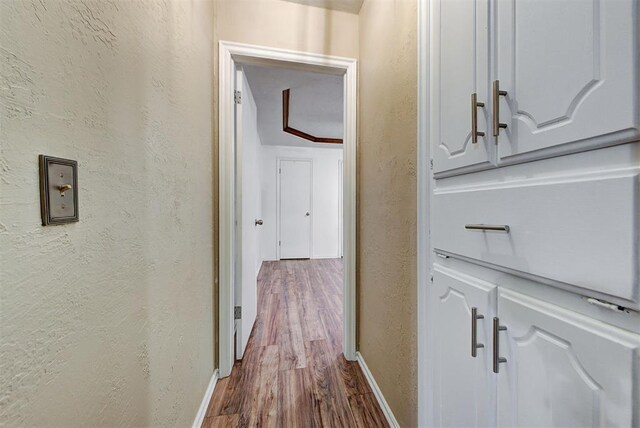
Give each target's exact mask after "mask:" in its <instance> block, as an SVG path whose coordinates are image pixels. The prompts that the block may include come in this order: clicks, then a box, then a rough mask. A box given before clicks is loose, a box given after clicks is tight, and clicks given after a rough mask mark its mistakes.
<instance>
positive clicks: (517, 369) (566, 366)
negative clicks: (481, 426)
mask: <svg viewBox="0 0 640 428" xmlns="http://www.w3.org/2000/svg"><path fill="white" fill-rule="evenodd" d="M498 315H499V322H500V324H501V325H503V326H505V327H506V330H504V331H501V332H499V333H498V336H499V337H498V340H499V342H498V344H499V354H500V355H499V356H500V357H502V358H506V362H505V363H501V364H500V365H499V373H497V374H496V376H497V378H498V426H501V427H520V426H538V427H631V426H638V425H639V424H640V405H639V404H640V390H639V389H638V381H639V379H638V373H639V370H640V336H638V335H635V334H632V333H628V332H625V331H623V330H620V329H618V328H615V327H612V326H610V325H607V324H605V323H602V322H599V321H595V320H592V319H590V318H587V317H584V316H581V315H579V314H576V313H573V312H571V311H567V310H564V309H562V308H559V307H557V306H554V305H551V304H547V303H543V302H541V301H539V300H536V299H532V298H530V297H527V296H524V295H522V294H519V293H515V292H511V291H508V290H500V292H499V297H498Z"/></svg>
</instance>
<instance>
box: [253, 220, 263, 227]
mask: <svg viewBox="0 0 640 428" xmlns="http://www.w3.org/2000/svg"><path fill="white" fill-rule="evenodd" d="M263 223H264V222H263V221H262V219H256V224H255V225H256V226H262V224H263Z"/></svg>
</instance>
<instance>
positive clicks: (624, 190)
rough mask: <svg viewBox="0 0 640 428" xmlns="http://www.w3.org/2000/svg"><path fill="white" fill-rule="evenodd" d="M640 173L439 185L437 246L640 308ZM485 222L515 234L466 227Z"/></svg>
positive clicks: (435, 207)
mask: <svg viewBox="0 0 640 428" xmlns="http://www.w3.org/2000/svg"><path fill="white" fill-rule="evenodd" d="M638 173H639V171H633V172H628V173H624V174H623V173H617V174H616V175H615V176H611V175H609V174H608V175H598V174H592V175H589V176H586V177H575V176H569V177H562V178H558V177H553V178H550V179H546V180H541V179H539V178H535V179H531V180H521V181H519V182H518V183H517V184H516V183H510V185H504V183H495V184H492V185H486V186H483V187H480V186H474V187H470V188H465V189H459V188H452V189H436V191H435V192H434V196H433V209H432V225H433V229H432V231H431V237H432V245H433V248H434V249H435V250H437V251H439V252H441V253H446V254H448V255H451V256H460V257H463V258H465V259H473V261H475V262H478V263H482V264H488V265H491V266H492V267H493V268H496V269H500V270H507V271H508V272H510V273H513V274H514V275H517V276H526V277H535V278H536V279H537V280H538V281H546V282H548V283H553V284H554V285H555V286H556V287H560V288H565V289H567V288H569V287H579V288H580V290H577V291H580V292H581V293H584V292H596V293H599V294H598V296H601V297H605V296H606V298H608V299H609V300H612V299H611V298H612V297H615V298H618V299H619V300H618V299H616V301H618V302H619V303H620V304H622V305H624V306H626V307H634V308H640V297H639V296H638V294H639V292H640V287H639V285H638V282H639V278H638V260H640V253H639V252H638V245H637V242H638V237H639V236H640V216H638V206H639V205H640V193H639V192H638V187H639V184H640V181H639V179H638ZM481 223H485V224H492V225H505V226H508V227H509V231H508V232H506V231H482V230H473V229H467V228H466V227H467V226H468V225H472V224H481ZM570 290H571V291H576V289H575V288H570ZM585 290H588V291H585ZM592 294H593V293H592Z"/></svg>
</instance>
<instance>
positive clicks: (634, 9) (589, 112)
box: [496, 0, 640, 163]
mask: <svg viewBox="0 0 640 428" xmlns="http://www.w3.org/2000/svg"><path fill="white" fill-rule="evenodd" d="M496 6H497V21H496V22H497V49H496V55H497V64H498V70H497V76H496V78H497V79H499V83H500V85H499V86H500V89H501V90H505V91H507V95H506V97H503V96H500V97H499V98H500V103H499V105H500V109H499V110H500V112H499V116H500V121H501V122H503V123H506V124H507V128H506V129H505V130H501V131H500V136H499V139H498V153H499V158H500V162H501V163H505V162H511V161H515V160H518V161H523V160H529V159H534V158H538V157H547V156H551V155H554V154H560V153H562V152H568V151H577V150H586V149H590V148H594V147H600V146H604V145H610V144H615V143H621V142H625V141H631V140H634V139H637V138H638V136H640V126H639V125H640V114H639V106H638V101H639V94H638V85H639V84H640V69H639V62H638V37H639V32H638V31H639V30H638V19H639V18H638V15H639V14H638V2H637V0H614V1H608V0H554V1H541V0H518V1H497V2H496ZM534 152H535V153H534Z"/></svg>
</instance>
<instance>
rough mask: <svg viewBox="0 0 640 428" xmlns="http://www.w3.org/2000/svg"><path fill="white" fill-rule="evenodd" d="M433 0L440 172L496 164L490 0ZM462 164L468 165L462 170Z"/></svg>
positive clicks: (434, 121)
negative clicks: (474, 133) (474, 122)
mask: <svg viewBox="0 0 640 428" xmlns="http://www.w3.org/2000/svg"><path fill="white" fill-rule="evenodd" d="M431 5H432V25H433V31H432V33H431V34H432V35H433V45H432V49H433V51H432V56H431V61H432V62H431V70H432V71H433V72H432V74H431V78H432V82H431V88H432V90H431V96H432V99H431V100H432V105H431V140H432V144H433V150H432V153H433V170H434V173H435V174H436V176H438V175H440V176H442V175H446V174H443V173H445V172H448V173H449V175H450V174H453V173H458V172H460V173H461V172H468V171H470V170H474V169H482V168H486V167H489V166H491V165H492V164H491V163H490V160H492V159H494V157H495V154H494V143H493V140H492V139H491V138H490V133H489V130H488V129H487V124H488V123H489V121H488V117H489V116H488V114H489V104H488V99H487V98H488V94H489V91H488V85H489V81H488V78H489V76H488V65H489V61H488V56H489V45H488V25H489V12H488V5H487V0H435V1H433V2H432V3H431ZM473 93H477V100H478V102H483V103H484V104H485V107H478V108H477V117H478V131H480V132H484V133H485V136H484V137H478V142H477V143H476V144H473V143H472V139H471V114H472V112H471V94H473ZM460 168H463V169H462V170H460V171H455V170H459V169H460Z"/></svg>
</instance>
